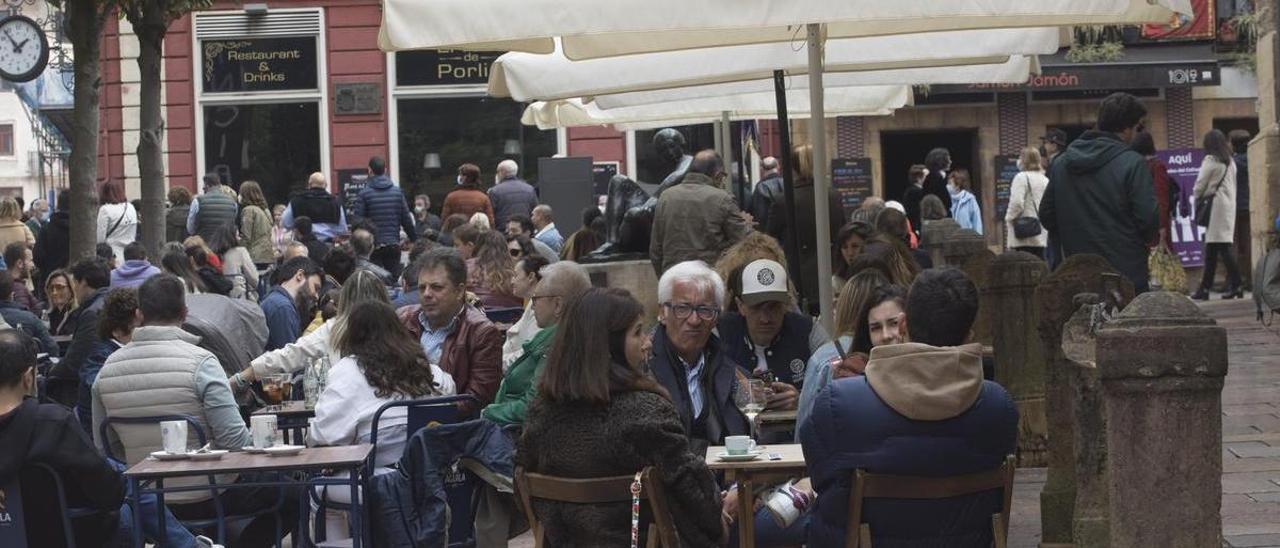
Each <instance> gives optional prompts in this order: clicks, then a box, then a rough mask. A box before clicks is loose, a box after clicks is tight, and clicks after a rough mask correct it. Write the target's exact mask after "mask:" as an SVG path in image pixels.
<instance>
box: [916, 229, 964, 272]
mask: <svg viewBox="0 0 1280 548" xmlns="http://www.w3.org/2000/svg"><path fill="white" fill-rule="evenodd" d="M957 230H960V224H959V223H957V222H955V220H954V219H938V220H936V221H926V222H925V223H924V226H923V227H921V228H920V247H921V248H924V250H925V251H928V252H929V260H931V261H933V265H934V266H942V265H944V264H946V258H945V257H943V256H942V243H943V242H945V241H946V240H947V238H948V237H949V236H950V235H951V233H952V232H955V231H957Z"/></svg>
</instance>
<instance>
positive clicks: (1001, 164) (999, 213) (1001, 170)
mask: <svg viewBox="0 0 1280 548" xmlns="http://www.w3.org/2000/svg"><path fill="white" fill-rule="evenodd" d="M995 164H996V171H995V174H996V220H997V221H1000V222H1001V223H1003V222H1004V214H1005V212H1006V211H1009V192H1010V190H1012V187H1013V178H1014V177H1016V176H1017V175H1018V172H1019V171H1022V170H1021V169H1018V157H1017V156H1005V155H999V156H996V158H995Z"/></svg>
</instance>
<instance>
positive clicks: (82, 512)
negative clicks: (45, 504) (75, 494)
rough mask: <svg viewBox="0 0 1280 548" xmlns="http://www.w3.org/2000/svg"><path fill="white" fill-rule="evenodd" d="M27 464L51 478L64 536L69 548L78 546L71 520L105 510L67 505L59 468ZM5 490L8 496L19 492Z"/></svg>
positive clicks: (33, 509)
mask: <svg viewBox="0 0 1280 548" xmlns="http://www.w3.org/2000/svg"><path fill="white" fill-rule="evenodd" d="M26 466H27V467H29V468H30V469H32V470H39V471H40V472H41V473H43V474H44V475H45V476H46V477H48V478H49V484H50V485H51V486H52V487H53V494H54V497H55V500H57V502H58V508H57V512H58V516H59V517H60V518H61V520H62V538H63V539H65V542H66V546H67V548H76V535H75V530H74V529H73V528H72V523H71V520H74V519H79V518H82V517H86V516H92V515H95V514H101V513H103V511H101V510H95V509H92V508H71V507H69V506H67V490H66V486H65V484H64V483H63V481H62V475H61V474H59V473H58V471H57V470H54V469H53V467H52V466H49V465H48V464H45V463H43V462H34V463H28V464H27V465H26ZM15 487H16V486H15ZM5 492H6V495H7V496H6V498H9V497H12V496H14V495H17V494H18V493H17V492H16V490H15V492H14V493H10V492H9V491H8V490H7V489H6V490H5ZM14 500H15V501H18V500H20V498H16V499H14ZM10 508H12V507H10ZM28 510H29V511H39V510H43V509H35V508H32V509H28ZM19 511H20V512H21V508H19ZM18 525H19V526H21V524H18ZM4 538H5V537H4V534H3V533H0V539H4ZM0 546H10V545H9V544H6V543H5V542H0ZM13 546H20V544H14V545H13Z"/></svg>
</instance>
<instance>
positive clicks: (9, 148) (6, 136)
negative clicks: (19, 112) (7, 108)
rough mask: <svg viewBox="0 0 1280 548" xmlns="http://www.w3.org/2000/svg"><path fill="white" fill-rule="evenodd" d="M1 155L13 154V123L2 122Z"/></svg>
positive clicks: (0, 127)
mask: <svg viewBox="0 0 1280 548" xmlns="http://www.w3.org/2000/svg"><path fill="white" fill-rule="evenodd" d="M0 156H13V124H0Z"/></svg>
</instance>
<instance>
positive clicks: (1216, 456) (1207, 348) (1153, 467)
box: [1098, 292, 1227, 548]
mask: <svg viewBox="0 0 1280 548" xmlns="http://www.w3.org/2000/svg"><path fill="white" fill-rule="evenodd" d="M1098 369H1099V371H1100V372H1101V374H1102V397H1103V398H1104V400H1105V401H1104V405H1103V412H1104V416H1105V420H1106V425H1107V430H1106V432H1107V447H1108V453H1107V468H1108V469H1109V471H1110V477H1109V478H1108V482H1107V483H1108V489H1107V491H1108V495H1109V497H1110V504H1109V508H1110V514H1111V516H1110V517H1111V523H1110V531H1111V534H1110V540H1111V545H1112V546H1167V547H1170V548H1179V547H1187V548H1191V547H1202V546H1221V545H1222V516H1221V504H1222V383H1223V379H1224V378H1225V377H1226V375H1227V331H1226V329H1224V328H1222V327H1219V326H1218V325H1217V323H1216V322H1214V321H1213V320H1212V319H1210V318H1209V317H1207V316H1205V314H1204V313H1203V312H1201V311H1200V308H1199V307H1197V306H1196V305H1195V303H1193V302H1191V300H1190V299H1187V298H1186V297H1185V296H1182V295H1177V294H1174V293H1169V292H1156V293H1146V294H1143V295H1141V296H1139V297H1138V298H1137V299H1135V300H1134V301H1133V303H1131V304H1130V305H1129V306H1128V307H1126V308H1125V309H1124V311H1123V312H1121V313H1120V315H1118V316H1117V317H1116V319H1115V320H1114V321H1113V322H1111V323H1110V324H1108V325H1107V326H1106V327H1104V328H1103V329H1101V330H1100V331H1099V332H1098Z"/></svg>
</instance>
